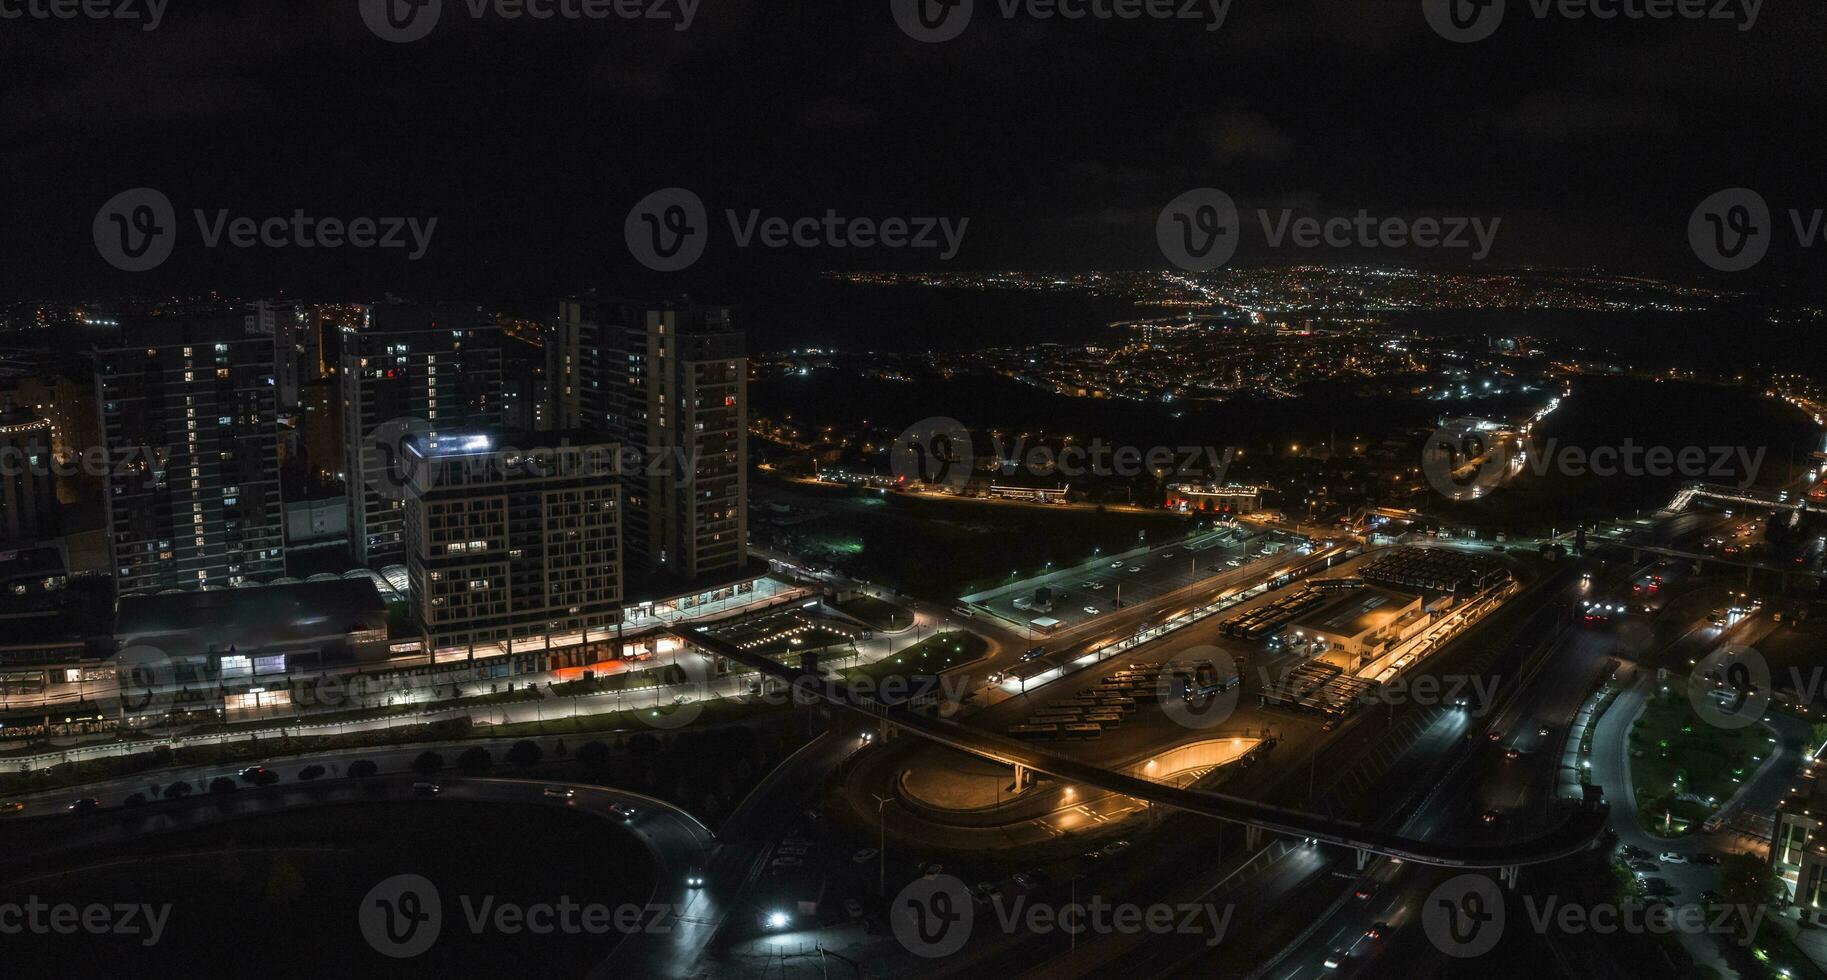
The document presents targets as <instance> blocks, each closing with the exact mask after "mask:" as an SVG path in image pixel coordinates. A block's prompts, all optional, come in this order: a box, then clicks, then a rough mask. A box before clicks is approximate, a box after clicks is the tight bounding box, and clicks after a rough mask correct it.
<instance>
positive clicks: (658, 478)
mask: <svg viewBox="0 0 1827 980" xmlns="http://www.w3.org/2000/svg"><path fill="white" fill-rule="evenodd" d="M617 362H618V363H619V364H620V365H621V368H622V370H621V374H620V377H619V378H618V379H617V381H618V386H617V387H618V389H619V392H620V395H619V397H618V398H616V399H614V400H612V401H611V402H610V404H609V411H610V412H611V418H610V422H611V425H612V427H613V428H612V431H614V432H615V433H616V434H617V435H618V436H619V437H620V439H621V441H622V443H623V445H624V446H626V447H629V449H630V450H631V454H630V455H629V456H628V459H629V461H630V464H631V465H629V466H628V467H626V469H627V472H626V474H625V476H624V484H623V485H624V488H625V493H624V497H625V499H626V502H627V526H628V531H627V543H628V552H629V556H630V559H631V560H638V561H639V562H641V563H642V565H643V566H644V567H645V568H646V569H648V570H652V571H663V572H667V573H670V574H673V575H676V576H679V577H681V578H684V579H687V580H689V579H696V578H699V577H701V576H709V575H717V574H722V573H727V572H731V571H734V570H737V569H740V568H742V567H743V566H745V565H746V564H748V465H747V460H748V356H747V351H746V347H745V343H744V339H743V334H742V331H741V330H740V329H739V328H738V327H736V326H735V324H734V323H733V322H732V320H731V318H730V311H729V310H728V309H725V308H722V307H714V306H697V305H690V304H679V305H668V306H663V307H655V308H649V309H646V310H643V311H642V312H641V314H640V315H639V318H638V319H637V320H636V321H635V322H634V323H633V324H632V325H631V326H630V327H628V329H627V330H626V332H625V333H624V334H623V344H622V353H621V355H620V357H619V358H617Z"/></svg>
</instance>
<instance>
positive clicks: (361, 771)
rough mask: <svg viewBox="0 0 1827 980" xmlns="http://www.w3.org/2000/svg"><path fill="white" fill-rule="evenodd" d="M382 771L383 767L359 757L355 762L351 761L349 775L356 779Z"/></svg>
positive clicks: (365, 777)
mask: <svg viewBox="0 0 1827 980" xmlns="http://www.w3.org/2000/svg"><path fill="white" fill-rule="evenodd" d="M380 771H381V767H379V766H377V765H375V764H374V763H372V762H369V761H368V760H367V759H357V760H355V761H354V762H351V763H349V775H350V777H352V778H354V779H367V778H368V777H369V776H372V775H374V774H375V773H377V772H380Z"/></svg>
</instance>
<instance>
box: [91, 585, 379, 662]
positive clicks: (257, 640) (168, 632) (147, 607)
mask: <svg viewBox="0 0 1827 980" xmlns="http://www.w3.org/2000/svg"><path fill="white" fill-rule="evenodd" d="M386 628H387V609H386V606H385V605H384V604H383V603H382V602H381V595H380V593H379V592H377V591H376V590H375V587H374V582H373V580H371V579H368V578H354V579H342V578H339V579H335V580H332V581H323V582H299V583H295V584H291V585H268V586H261V587H258V588H249V589H223V590H216V591H209V592H176V593H169V594H164V595H150V596H125V597H123V598H122V599H121V601H120V612H119V614H118V616H117V617H116V621H115V626H114V633H115V636H117V637H119V638H120V639H122V640H123V641H126V642H132V641H133V640H136V639H141V640H144V639H150V638H152V637H159V636H186V637H187V638H188V639H189V641H190V642H191V643H193V644H195V645H197V646H199V647H218V648H226V647H228V646H231V645H232V646H245V647H249V648H259V647H265V646H271V645H274V644H283V643H288V642H296V641H304V640H311V639H316V638H321V637H325V636H333V635H340V634H345V633H353V632H365V631H369V630H385V629H386Z"/></svg>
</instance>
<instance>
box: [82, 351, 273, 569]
mask: <svg viewBox="0 0 1827 980" xmlns="http://www.w3.org/2000/svg"><path fill="white" fill-rule="evenodd" d="M117 336H118V340H116V341H114V342H113V346H110V347H107V348H105V349H98V350H97V351H96V399H97V402H98V403H99V406H100V412H99V414H100V418H101V427H102V435H103V441H104V444H105V445H106V447H107V453H108V467H107V468H108V476H107V479H106V484H105V486H106V499H107V507H108V533H109V550H110V553H111V555H112V558H113V568H114V572H115V583H116V585H117V587H118V589H119V591H120V592H121V593H122V594H128V593H136V592H155V591H160V590H163V589H174V588H175V589H195V588H225V587H229V586H236V585H242V584H244V583H250V582H262V581H269V580H271V579H274V578H278V577H280V576H282V575H284V574H285V544H284V537H283V527H284V522H285V509H284V505H283V504H282V503H281V501H280V494H279V433H278V419H277V413H276V411H275V400H274V393H275V388H274V380H273V348H272V344H271V342H270V340H269V339H267V338H264V337H257V336H256V337H250V336H248V335H247V333H246V331H245V323H244V321H243V318H242V317H241V316H239V315H223V316H207V315H197V316H172V317H148V318H144V319H139V320H127V321H125V322H123V323H122V324H121V325H120V328H119V332H118V335H117Z"/></svg>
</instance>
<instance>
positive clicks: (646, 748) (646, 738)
mask: <svg viewBox="0 0 1827 980" xmlns="http://www.w3.org/2000/svg"><path fill="white" fill-rule="evenodd" d="M628 751H630V752H633V753H634V754H635V755H637V756H640V757H642V758H650V757H652V756H656V755H659V754H660V740H659V739H657V738H655V737H653V733H651V732H635V733H634V734H633V735H630V736H628Z"/></svg>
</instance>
